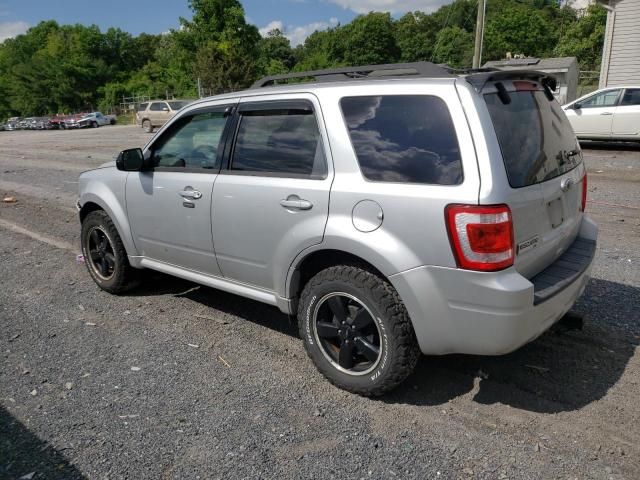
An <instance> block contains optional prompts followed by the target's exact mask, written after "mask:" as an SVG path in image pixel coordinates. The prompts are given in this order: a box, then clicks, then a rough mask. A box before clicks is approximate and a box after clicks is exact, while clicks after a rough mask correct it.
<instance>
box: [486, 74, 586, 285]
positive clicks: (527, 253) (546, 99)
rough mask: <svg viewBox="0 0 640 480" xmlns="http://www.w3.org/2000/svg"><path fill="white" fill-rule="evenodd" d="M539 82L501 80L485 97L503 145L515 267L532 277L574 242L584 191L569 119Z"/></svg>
mask: <svg viewBox="0 0 640 480" xmlns="http://www.w3.org/2000/svg"><path fill="white" fill-rule="evenodd" d="M541 82H544V80H542V79H541V78H538V79H535V80H534V79H531V77H529V79H526V78H525V79H523V78H520V79H518V78H515V79H506V78H505V79H503V80H501V81H499V82H491V83H488V84H486V85H485V86H484V88H483V89H482V94H483V97H484V100H485V103H486V105H487V108H488V111H489V116H490V117H491V122H492V123H493V127H494V130H495V133H496V136H497V139H498V143H499V145H500V150H501V153H502V160H503V163H504V168H505V170H506V174H507V178H508V182H509V188H508V189H507V192H508V193H507V195H506V197H507V199H508V201H506V202H505V203H507V204H508V205H509V207H510V208H511V212H512V216H513V227H514V237H515V245H516V257H515V262H514V266H515V268H516V269H517V270H518V271H519V272H520V273H521V274H522V275H524V276H525V277H527V278H531V277H533V276H534V275H536V274H537V273H539V272H540V271H542V270H543V269H545V268H546V267H547V266H549V265H550V264H551V263H553V262H554V261H555V260H556V259H557V258H558V257H560V255H562V254H563V253H564V252H565V251H566V250H567V248H568V247H569V246H570V245H571V244H572V243H573V241H574V240H575V238H576V236H577V233H578V231H579V229H580V224H581V220H582V208H583V206H582V193H583V189H584V188H586V180H584V177H585V169H584V165H583V163H582V152H581V150H580V147H579V145H578V142H577V140H576V137H575V134H574V133H573V130H572V128H571V125H570V123H569V121H568V120H567V117H566V116H565V114H564V112H563V111H562V109H561V108H560V105H559V104H558V102H557V101H556V100H555V99H554V98H553V96H552V95H551V91H550V89H549V87H547V86H543V84H542V83H541Z"/></svg>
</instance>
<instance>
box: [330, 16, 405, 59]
mask: <svg viewBox="0 0 640 480" xmlns="http://www.w3.org/2000/svg"><path fill="white" fill-rule="evenodd" d="M338 35H339V37H338V42H339V50H338V51H340V53H341V54H342V55H341V60H342V62H343V63H345V64H347V65H372V64H377V63H393V62H397V61H398V60H399V58H400V49H399V48H398V45H397V44H396V40H395V32H394V24H393V20H392V18H391V15H389V14H388V13H378V12H371V13H369V14H367V15H360V16H358V17H356V18H354V19H353V21H352V22H351V23H350V24H348V25H345V26H344V27H343V28H342V29H340V30H338ZM334 48H335V47H334ZM334 51H336V50H334Z"/></svg>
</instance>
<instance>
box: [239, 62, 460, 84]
mask: <svg viewBox="0 0 640 480" xmlns="http://www.w3.org/2000/svg"><path fill="white" fill-rule="evenodd" d="M406 76H415V77H430V78H451V77H454V76H455V75H453V74H452V73H451V72H450V71H449V69H447V68H445V67H442V66H440V65H436V64H435V63H431V62H413V63H388V64H384V65H363V66H359V67H341V68H331V69H327V70H312V71H309V72H293V73H286V74H284V75H271V76H268V77H264V78H261V79H260V80H258V81H257V82H255V83H254V84H253V85H251V88H263V87H269V86H273V85H277V84H278V83H282V82H285V81H287V80H293V79H305V78H310V79H313V80H314V81H316V82H339V81H344V80H361V79H363V78H380V77H406Z"/></svg>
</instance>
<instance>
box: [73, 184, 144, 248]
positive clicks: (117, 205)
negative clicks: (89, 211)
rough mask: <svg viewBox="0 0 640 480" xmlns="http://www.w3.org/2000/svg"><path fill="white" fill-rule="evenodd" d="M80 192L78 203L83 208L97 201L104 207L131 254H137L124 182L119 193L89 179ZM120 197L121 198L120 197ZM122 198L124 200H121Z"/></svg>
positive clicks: (97, 203)
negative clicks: (128, 214) (126, 205)
mask: <svg viewBox="0 0 640 480" xmlns="http://www.w3.org/2000/svg"><path fill="white" fill-rule="evenodd" d="M83 190H84V192H82V193H81V194H80V199H79V201H78V203H79V204H80V207H81V208H82V207H83V206H84V205H86V204H87V203H89V202H91V203H95V204H96V205H98V206H99V207H100V208H102V209H103V210H104V211H105V212H107V215H109V217H110V218H111V220H112V221H113V223H114V225H115V227H116V229H117V230H118V234H119V235H120V238H121V239H122V243H123V244H124V247H125V249H126V251H127V255H129V256H137V255H138V251H137V250H136V247H135V243H134V242H133V232H132V231H131V226H130V225H129V219H128V217H127V213H126V209H125V205H124V182H123V183H122V186H121V191H120V192H118V195H116V193H114V191H113V190H112V189H111V188H109V187H108V186H107V185H105V184H104V183H102V182H100V181H97V180H89V181H88V182H87V183H86V185H85V186H84V188H83ZM118 197H120V198H118ZM120 199H122V201H121V200H120Z"/></svg>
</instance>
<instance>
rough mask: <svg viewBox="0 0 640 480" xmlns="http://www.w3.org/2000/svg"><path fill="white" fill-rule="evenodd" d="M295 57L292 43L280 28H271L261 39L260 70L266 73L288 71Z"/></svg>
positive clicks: (273, 73) (272, 73)
mask: <svg viewBox="0 0 640 480" xmlns="http://www.w3.org/2000/svg"><path fill="white" fill-rule="evenodd" d="M294 62H295V58H294V56H293V50H292V49H291V43H290V42H289V39H288V38H287V37H285V36H284V35H283V34H282V32H281V31H280V30H279V29H277V28H276V29H274V30H271V31H270V32H268V33H267V36H266V37H265V38H263V39H262V40H261V41H260V70H261V72H262V73H263V74H266V75H276V74H279V73H286V72H288V71H289V70H290V69H291V68H292V67H293V65H294Z"/></svg>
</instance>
